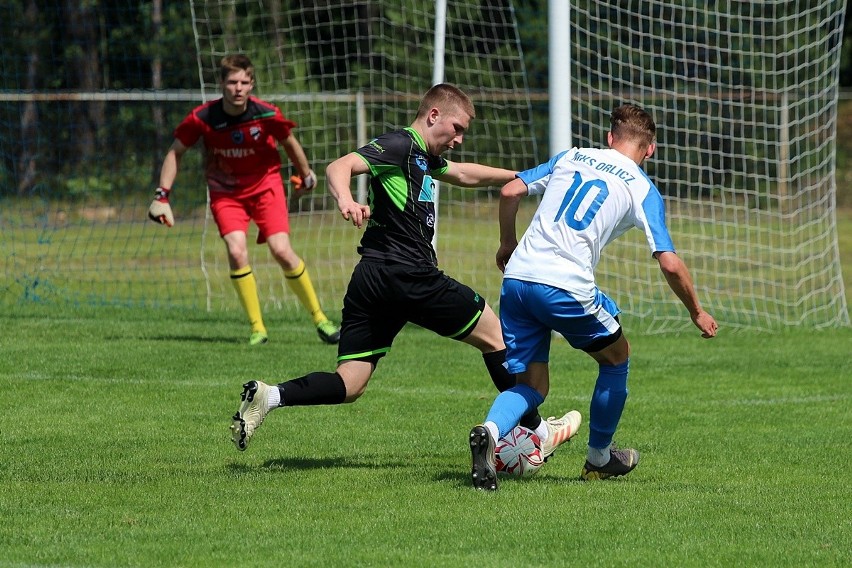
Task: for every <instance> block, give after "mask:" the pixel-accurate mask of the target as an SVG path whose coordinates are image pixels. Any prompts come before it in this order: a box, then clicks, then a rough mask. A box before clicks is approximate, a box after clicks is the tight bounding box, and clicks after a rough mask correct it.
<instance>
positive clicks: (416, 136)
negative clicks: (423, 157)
mask: <svg viewBox="0 0 852 568" xmlns="http://www.w3.org/2000/svg"><path fill="white" fill-rule="evenodd" d="M403 130H405V131H406V132H408V133H409V134H411V137H412V138H414V141H415V142H416V143H417V145H418V146H420V149H421V150H423V151H424V152H426V153H427V154H428V153H429V149H428V148H426V141H425V140H423V138H422V137H421V136H420V133H419V132H417V131H416V130H415V129H413V128H411V127H410V126H406V127H405V128H403ZM448 169H450V165H449V164H447V165H446V166H445V167H443V168H435V169H434V170H432V172H433V173H434V174H435V175H439V176H441V175H444V174H445V173H447V170H448Z"/></svg>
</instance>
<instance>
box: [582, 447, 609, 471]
mask: <svg viewBox="0 0 852 568" xmlns="http://www.w3.org/2000/svg"><path fill="white" fill-rule="evenodd" d="M586 459H587V460H588V461H589V463H590V464H592V465H593V466H596V467H603V466H605V465H606V464H608V463H609V446H607V447H605V448H601V449H598V448H593V447H591V446H589V451H588V453H587V454H586Z"/></svg>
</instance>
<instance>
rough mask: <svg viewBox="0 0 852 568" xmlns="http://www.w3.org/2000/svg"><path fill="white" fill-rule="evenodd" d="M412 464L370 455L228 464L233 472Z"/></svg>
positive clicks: (366, 467) (385, 466)
mask: <svg viewBox="0 0 852 568" xmlns="http://www.w3.org/2000/svg"><path fill="white" fill-rule="evenodd" d="M410 465H411V464H407V463H405V462H387V461H383V460H381V459H379V458H373V459H371V458H370V457H369V456H367V457H364V458H361V459H352V458H348V457H328V458H305V457H299V458H279V459H274V460H267V461H265V462H264V463H263V464H261V465H249V464H243V463H231V464H228V469H230V470H231V472H232V473H236V474H243V473H256V472H257V471H260V470H266V471H291V470H308V469H330V468H339V469H344V468H348V469H376V468H393V467H406V466H410Z"/></svg>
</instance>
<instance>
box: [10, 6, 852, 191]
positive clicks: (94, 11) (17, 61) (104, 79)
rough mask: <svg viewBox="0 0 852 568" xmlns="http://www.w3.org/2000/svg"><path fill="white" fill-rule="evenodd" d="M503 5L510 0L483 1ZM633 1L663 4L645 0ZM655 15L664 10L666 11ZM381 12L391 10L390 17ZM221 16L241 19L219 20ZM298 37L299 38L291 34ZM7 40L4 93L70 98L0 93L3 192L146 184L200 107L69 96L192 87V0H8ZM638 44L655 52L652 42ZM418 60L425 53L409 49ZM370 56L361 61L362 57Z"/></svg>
mask: <svg viewBox="0 0 852 568" xmlns="http://www.w3.org/2000/svg"><path fill="white" fill-rule="evenodd" d="M282 3H283V4H287V0H271V1H270V2H267V3H266V9H267V10H269V11H270V12H277V11H278V10H279V9H280V6H281V5H282ZM507 3H508V0H491V2H483V4H500V5H505V4H507ZM299 4H300V5H302V6H305V5H308V4H310V5H314V4H323V5H327V4H329V3H328V2H327V0H305V1H303V2H300V3H299ZM331 4H333V3H331ZM645 4H648V3H645ZM355 7H356V9H357V10H362V11H370V10H374V9H375V8H374V7H372V6H371V3H370V2H368V1H365V2H360V3H359V2H356V3H355ZM514 7H515V11H516V16H517V19H518V25H519V30H520V36H521V44H522V47H523V52H524V61H525V66H526V70H527V74H528V81H529V88H530V89H531V90H532V91H534V92H546V91H547V87H548V84H547V83H548V63H547V34H546V30H547V0H515V2H514ZM349 9H351V6H349ZM637 9H639V10H643V11H649V10H660V9H659V8H653V7H649V6H643V7H640V8H637ZM331 13H333V11H332V12H331ZM650 15H653V16H655V17H657V18H665V17H666V15H665V14H663V13H660V14H650ZM237 16H238V17H239V16H240V14H237ZM385 16H386V17H388V18H393V17H394V16H393V14H387V15H385ZM340 17H341V22H340V24H339V25H340V26H346V25H350V26H351V25H357V24H356V23H352V20H351V19H349V20H347V19H346V18H344V17H343V14H342V13H341V14H340ZM849 20H850V18H848V16H847V18H846V22H845V25H844V35H843V39H844V42H843V47H842V60H841V65H840V85H841V87H845V88H852V41H850V37H852V25H850V21H849ZM346 21H349V22H350V23H348V24H347V23H346ZM356 21H357V20H356ZM223 25H238V24H236V23H234V22H231V23H230V24H229V22H224V23H223ZM341 32H345V30H343V29H341ZM472 32H474V30H472ZM471 35H472V36H474V33H472V34H471ZM685 39H689V38H685ZM696 39H701V38H696ZM300 40H301V38H298V37H295V38H286V39H285V41H300ZM257 41H258V44H259V46H260V45H264V42H268V38H262V37H261V38H258V40H257ZM0 47H2V57H0V61H2V68H0V71H2V72H1V73H0V91H2V92H5V93H15V92H21V91H23V92H36V93H42V92H52V93H55V95H57V96H60V97H61V96H62V94H63V93H64V94H66V95H68V96H67V99H66V100H65V101H63V104H43V103H41V102H39V101H26V100H4V101H2V102H0V122H2V123H4V124H5V125H9V126H13V128H12V130H14V131H17V132H19V136H18V137H17V139H14V140H9V139H0V159H2V161H0V195H21V196H25V195H29V194H34V193H37V192H47V191H51V189H52V188H56V187H62V188H63V191H61V192H58V193H62V194H63V195H64V197H74V196H75V195H83V194H86V195H91V194H92V193H97V192H98V191H103V192H104V193H114V192H116V191H121V188H125V187H137V186H139V185H140V180H148V181H149V183H147V184H145V183H142V184H141V185H142V186H144V188H145V191H148V190H149V189H150V186H152V185H153V184H155V183H156V178H157V172H158V170H159V164H160V161H161V159H162V156H163V153H164V152H165V149H166V147H167V146H168V144H170V142H171V132H172V129H173V128H174V126H175V125H176V124H177V123H178V122H179V120H180V119H181V118H182V117H183V116H184V115H185V114H186V112H187V111H188V110H189V109H190V108H191V107H192V106H193V104H192V103H188V102H186V101H183V102H181V101H165V100H154V101H152V102H122V103H121V104H116V103H114V102H110V101H106V100H95V101H92V100H75V98H74V97H73V96H72V95H70V94H71V93H79V92H102V91H125V90H128V91H129V90H140V91H149V92H152V93H153V92H156V91H160V90H170V89H197V88H198V83H199V80H198V64H197V62H196V58H195V39H194V36H193V29H192V15H191V13H190V5H189V3H188V2H163V0H88V1H86V2H79V1H77V0H6V2H4V3H3V7H0ZM639 47H642V48H643V49H646V50H647V51H648V53H649V54H650V53H653V49H654V47H655V46H654V45H650V44H649V45H647V46H639ZM744 47H748V46H744ZM481 48H483V46H480V45H478V44H477V43H476V42H471V45H470V49H471V50H474V51H475V50H477V49H481ZM316 49H318V50H320V51H322V50H323V49H328V50H329V52H328V53H325V54H322V53H321V54H318V57H317V59H316V60H317V61H326V62H330V63H329V64H330V65H334V64H335V62H336V61H339V59H340V56H339V55H338V54H335V53H334V52H333V47H332V43H331V42H328V43H323V42H319V43H318V44H317V48H316ZM821 49H824V46H822V47H821ZM744 53H747V49H746V50H744ZM696 55H699V54H696ZM411 57H418V55H417V54H411ZM421 57H427V56H426V55H421ZM745 57H747V56H744V58H745ZM699 59H700V58H699ZM375 63H376V62H373V61H365V62H363V64H364V65H374V64H375ZM740 63H741V64H742V66H743V69H745V71H744V72H743V76H742V78H741V79H742V81H743V84H749V82H750V81H751V77H750V76H749V73H748V65H749V62H748V61H746V60H744V61H742V62H740ZM697 72H700V70H699V71H697ZM606 77H607V70H606V69H604V70H602V72H601V73H600V76H599V79H600V81H601V82H604V81H605V80H606V79H605V78H606ZM593 79H594V78H593ZM751 86H759V85H753V84H752V85H751ZM602 87H603V88H605V87H606V85H605V84H602ZM844 109H849V106H848V105H845V104H843V105H841V110H844ZM839 124H840V125H841V126H843V125H844V124H845V122H844V121H843V120H841V121H839ZM72 126H73V127H72ZM578 127H579V128H582V125H580V126H578ZM536 130H537V132H536V134H537V136H538V137H539V139H540V141H541V142H543V143H542V144H540V146H541V147H542V148H546V147H547V144H546V137H547V129H546V125H545V124H544V123H543V122H542V123H541V124H539V125H538V126H537V128H536ZM128 132H132V133H133V136H116V133H128ZM711 134H712V133H711ZM725 143H726V141H725V138H724V136H711V139H710V141H709V144H710V146H711V147H713V145H716V144H718V145H722V144H725ZM720 147H721V146H720ZM842 151H843V152H845V150H842ZM105 154H107V155H109V156H111V158H112V160H111V165H110V166H109V169H108V171H104V167H103V165H100V164H102V163H103V160H102V157H103V155H105ZM843 155H844V156H845V154H843ZM542 157H544V156H542ZM96 161H98V162H99V166H98V168H97V170H95V168H86V165H87V164H94V163H95V162H96ZM81 166H82V167H81ZM839 166H840V167H841V169H842V168H844V167H845V160H841V161H840V163H839ZM719 169H724V168H723V167H720V168H719ZM81 171H82V172H86V171H91V172H94V171H97V172H98V174H97V175H94V174H92V175H86V174H82V175H81V173H80V172H81ZM107 178H108V180H109V181H107ZM841 191H843V190H842V188H841ZM843 193H844V197H841V199H840V201H841V203H843V202H845V201H846V200H847V198H846V197H845V194H846V192H843ZM850 201H852V199H850Z"/></svg>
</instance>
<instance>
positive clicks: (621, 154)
mask: <svg viewBox="0 0 852 568" xmlns="http://www.w3.org/2000/svg"><path fill="white" fill-rule="evenodd" d="M655 136H656V125H655V124H654V120H653V119H652V118H651V116H650V115H649V114H648V113H647V112H645V111H644V110H642V109H640V108H639V107H637V106H634V105H629V104H627V105H622V106H620V107H618V108H616V109H615V110H614V111H613V112H612V117H611V129H610V132H609V134H608V136H607V141H608V143H609V148H607V149H600V148H573V149H571V150H569V151H567V152H562V153H561V154H558V155H557V156H555V157H554V158H552V159H551V160H550V161H548V162H546V163H544V164H541V165H539V166H536V167H535V168H533V169H531V170H527V171H525V172H521V173H519V174H518V177H517V178H516V179H514V180H512V181H511V182H509V183H507V184H506V185H504V186H503V188H502V190H501V192H500V207H499V211H500V212H499V222H500V248H499V249H498V250H497V266H498V267H499V268H500V270H502V271H503V286H502V289H501V292H500V321H501V323H502V325H503V335H504V337H505V338H506V346H507V357H506V360H507V362H508V365H509V370H510V371H512V372H514V373H517V374H518V384H517V385H516V386H514V387H512V388H511V389H508V390H507V391H505V392H502V393H500V394H499V395H498V396H497V398H496V399H495V400H494V403H493V404H492V406H491V410H490V411H489V413H488V416H487V417H486V419H485V423H484V424H480V425H478V426H475V427H474V428H473V430H471V433H470V448H471V462H472V467H471V479H472V481H473V485H474V487H476V488H477V489H485V490H492V491H493V490H496V489H497V477H496V471H495V456H494V446H495V443H496V441H497V440H498V439H499V438H500V437H501V435H505V434H506V433H507V432H509V431H511V430H512V428H514V427H515V424H517V423H518V420H519V419H520V418H521V417H522V416H525V415H526V414H527V413H528V412H529V411H530V409H532V408H537V407H538V405H540V404H541V403H542V402H543V401H544V398H545V397H546V396H547V393H548V392H549V390H550V372H549V370H548V360H549V357H550V339H551V336H552V332H553V331H557V332H559V333H560V334H561V335H563V336H564V337H565V339H567V340H568V342H569V343H570V344H571V346H572V347H574V348H575V349H580V350H582V351H585V352H586V353H588V354H589V355H590V356H591V357H592V359H594V360H595V361H596V362H597V363H598V376H597V380H596V382H595V388H594V392H593V393H592V400H591V405H590V409H589V444H588V451H587V454H586V463H585V465H584V466H583V469H582V471H581V473H580V478H581V479H583V480H596V479H606V478H609V477H618V476H621V475H626V474H628V473H629V472H631V471H632V470H633V468H634V467H636V464H638V463H639V452H637V451H636V450H634V449H631V448H623V449H619V448H616V447H614V446H613V445H612V438H613V434H614V433H615V430H616V427H617V426H618V422H619V420H620V419H621V413H622V410H624V403H625V401H626V400H627V371H628V364H629V355H630V346H629V344H628V343H627V338H626V337H625V336H624V334H623V333H622V329H621V323H620V322H619V320H618V313H619V309H618V306H616V305H615V302H613V301H612V300H611V299H609V298H608V297H607V296H606V295H605V294H604V293H603V292H601V291H600V290H599V289H598V287H597V286H596V285H595V276H594V269H595V267H596V266H597V264H598V261H599V260H600V256H601V251H602V249H603V248H604V247H605V246H606V245H607V244H608V243H610V242H612V241H613V240H614V239H616V238H618V237H619V236H620V235H622V234H623V233H624V232H626V231H627V230H628V229H630V228H631V227H636V228H637V229H639V230H641V231H642V232H643V233H644V234H645V240H646V241H647V243H648V247H649V249H650V252H651V255H653V257H654V258H655V259H656V260H657V262H658V263H659V267H660V270H661V271H662V273H663V275H664V276H665V279H666V282H667V283H668V285H669V287H670V288H671V289H672V290H673V291H674V293H675V295H676V296H677V297H678V298H679V299H680V301H681V302H682V303H683V305H684V307H686V309H687V311H688V312H689V316H690V317H691V318H692V322H693V323H694V324H695V326H696V327H697V328H698V330H699V331H700V332H701V335H702V337H705V338H710V337H713V336H715V335H716V331H717V327H718V326H717V325H716V320H714V319H713V316H711V315H710V314H709V313H707V312H706V311H704V310H703V309H702V308H701V304H700V303H699V301H698V296H697V295H696V294H695V290H694V289H693V285H692V277H691V276H690V274H689V270H688V269H687V268H686V265H685V264H684V263H683V261H682V260H681V259H680V257H678V255H677V254H675V249H674V244H673V243H672V239H671V237H670V236H669V231H668V229H667V228H666V221H665V209H664V206H663V199H662V197H661V196H660V192H659V191H658V190H657V187H656V186H655V185H654V183H653V182H652V181H651V180H650V179H649V178H648V176H647V175H646V174H645V172H644V171H643V170H642V168H641V165H642V162H644V161H645V159H646V158H650V157H651V155H652V154H653V153H654V150H655V149H656V143H655V142H654V138H655ZM527 195H541V196H542V197H541V202H540V204H539V206H538V210H537V211H536V213H535V215H534V217H533V220H532V222H531V223H530V226H529V228H527V230H526V232H525V233H524V236H523V238H522V239H521V241H520V243H519V242H518V238H517V234H516V231H515V224H516V223H515V221H516V218H517V214H518V208H519V204H520V200H521V198H522V197H524V196H527Z"/></svg>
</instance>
